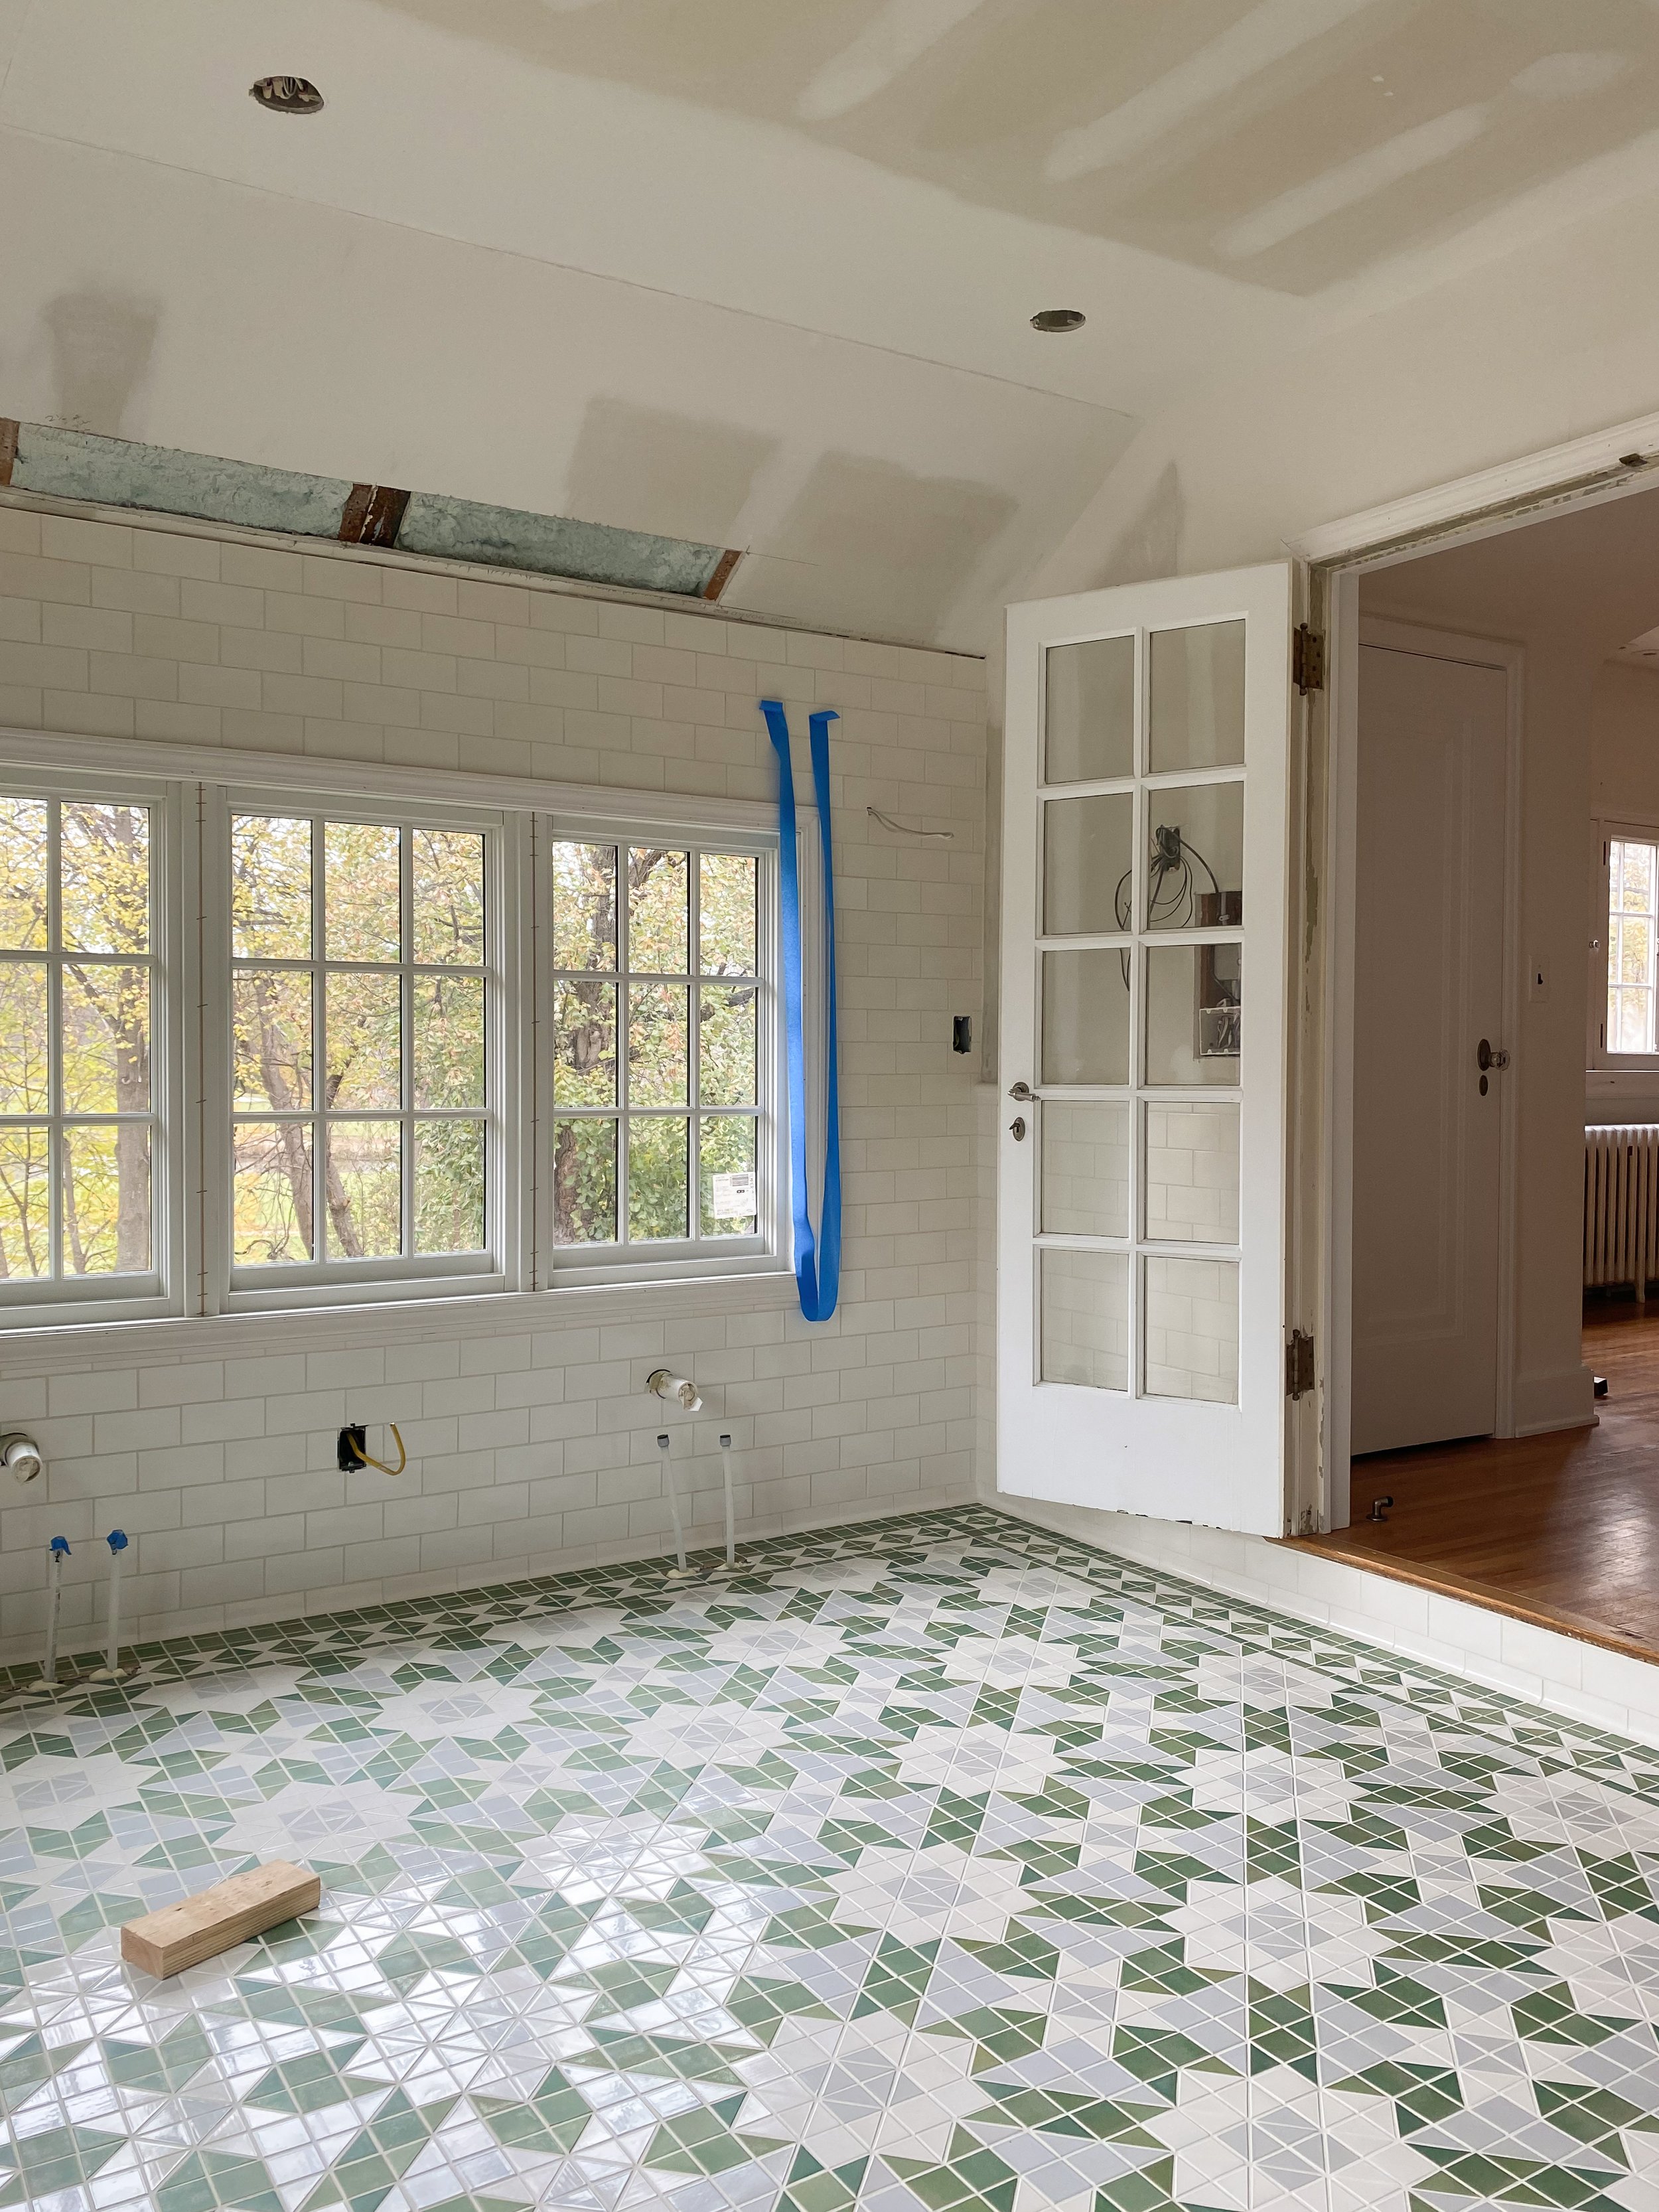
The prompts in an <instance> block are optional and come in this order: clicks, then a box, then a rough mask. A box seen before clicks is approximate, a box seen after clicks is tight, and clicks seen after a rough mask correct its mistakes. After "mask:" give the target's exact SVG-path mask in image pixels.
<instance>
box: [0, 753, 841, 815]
mask: <svg viewBox="0 0 1659 2212" xmlns="http://www.w3.org/2000/svg"><path fill="white" fill-rule="evenodd" d="M8 764H9V765H15V766H17V767H19V768H24V769H37V770H39V769H70V770H73V771H75V772H76V774H85V775H103V776H110V775H114V776H119V777H121V778H123V779H124V780H127V781H131V779H132V778H133V777H135V776H146V775H152V776H163V777H167V778H169V779H171V780H172V781H175V782H185V783H222V784H228V785H231V786H234V787H235V788H236V789H238V790H244V789H246V788H247V787H250V786H252V785H258V786H262V787H265V788H267V789H270V790H273V791H283V792H287V791H303V792H306V793H314V794H316V795H317V796H318V797H319V798H325V799H331V798H336V797H340V798H349V799H386V801H387V802H388V803H397V804H402V805H406V804H408V803H409V802H410V801H415V802H416V803H419V802H422V801H424V802H425V803H427V804H428V805H443V806H483V807H489V808H490V809H491V810H493V811H497V812H507V813H526V814H553V815H556V816H558V817H560V819H561V820H562V821H567V822H572V823H574V822H583V823H592V824H594V825H595V826H599V827H603V826H606V825H609V824H611V823H616V822H618V821H621V822H623V823H626V824H627V825H628V829H629V835H630V836H640V835H641V834H649V833H651V832H652V831H654V830H656V829H664V830H665V831H667V832H668V833H669V834H670V835H673V834H677V833H681V832H684V830H686V829H694V828H695V829H733V830H738V831H739V832H742V831H755V832H758V833H764V832H765V831H767V830H770V831H771V832H772V834H773V836H774V838H775V836H776V833H777V818H778V817H777V809H776V807H775V806H774V805H772V804H771V802H770V801H769V800H767V799H707V798H701V797H697V796H695V795H693V794H691V793H680V792H666V791H637V790H635V789H634V788H633V787H631V786H619V785H615V784H589V783H554V782H551V781H549V780H547V779H546V778H544V777H541V776H524V775H479V774H477V772H476V771H471V770H468V769H453V768H398V767H390V766H388V765H387V764H386V763H385V762H383V761H356V760H331V759H330V758H329V757H327V756H326V755H325V754H321V753H279V752H264V751H260V750H256V749H254V748H252V747H249V748H247V749H246V750H244V749H243V748H242V747H240V746H238V747H236V748H235V749H234V750H231V749H229V748H228V747H220V746H216V745H187V744H169V743H167V742H166V741H164V740H158V741H155V742H140V741H138V740H136V739H133V738H82V737H75V736H71V735H68V734H62V735H60V734H59V733H58V732H56V731H53V730H21V729H15V728H12V727H9V726H0V765H8ZM796 805H797V808H798V810H799V811H801V812H803V813H807V814H811V815H816V812H817V809H816V807H815V806H814V805H813V802H812V799H811V795H810V793H809V794H808V795H807V796H806V797H805V799H802V798H801V797H800V796H799V794H798V795H797V799H796Z"/></svg>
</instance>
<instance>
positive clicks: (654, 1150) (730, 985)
mask: <svg viewBox="0 0 1659 2212" xmlns="http://www.w3.org/2000/svg"><path fill="white" fill-rule="evenodd" d="M551 868H552V878H553V883H552V890H553V967H554V979H553V986H552V990H553V1059H554V1073H553V1105H554V1118H553V1132H552V1182H553V1241H554V1243H555V1244H556V1245H557V1246H561V1247H566V1248H569V1247H587V1248H590V1249H592V1248H601V1247H608V1248H611V1249H617V1250H621V1249H626V1248H629V1247H647V1248H648V1247H653V1246H654V1247H657V1248H661V1247H662V1246H664V1245H668V1244H684V1245H688V1246H691V1247H694V1248H695V1247H706V1246H709V1245H718V1244H720V1243H729V1242H730V1241H731V1240H732V1239H735V1238H741V1237H755V1236H756V1235H757V1233H758V1229H759V1211H760V1208H759V1199H758V1194H757V1192H758V1178H757V1136H758V1130H759V1122H760V1093H759V1053H760V1042H761V1013H762V998H763V981H762V979H761V976H760V974H759V944H758V907H757V897H758V890H759V862H758V860H757V858H756V856H755V855H754V854H752V853H733V852H720V851H711V850H707V849H703V850H699V849H698V848H695V847H690V848H669V847H663V846H659V845H645V844H641V845H623V844H612V843H588V842H578V841H575V840H569V839H565V840H560V841H557V842H555V843H554V845H553V847H552V850H551Z"/></svg>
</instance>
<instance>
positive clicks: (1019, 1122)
mask: <svg viewBox="0 0 1659 2212" xmlns="http://www.w3.org/2000/svg"><path fill="white" fill-rule="evenodd" d="M1008 1134H1009V1135H1010V1136H1011V1137H1012V1139H1013V1140H1014V1142H1015V1143H1016V1144H1017V1145H1023V1144H1024V1142H1025V1116H1024V1115H1023V1114H1016V1115H1015V1116H1014V1118H1013V1120H1012V1121H1011V1122H1010V1123H1009V1124H1008Z"/></svg>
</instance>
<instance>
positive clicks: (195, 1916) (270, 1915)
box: [121, 1859, 323, 1980]
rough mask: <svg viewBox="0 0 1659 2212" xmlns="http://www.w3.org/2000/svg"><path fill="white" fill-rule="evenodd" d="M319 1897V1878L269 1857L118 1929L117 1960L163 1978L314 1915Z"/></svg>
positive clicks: (320, 1891)
mask: <svg viewBox="0 0 1659 2212" xmlns="http://www.w3.org/2000/svg"><path fill="white" fill-rule="evenodd" d="M322 1894H323V1885H322V1882H321V1880H320V1879H319V1876H318V1875H314V1874H307V1872H306V1869H304V1868H303V1867H297V1866H291V1865H290V1864H289V1862H288V1861H287V1860H286V1859H272V1860H271V1862H270V1864H269V1865H268V1866H262V1867H250V1868H249V1869H248V1870H247V1872H246V1874H234V1875H232V1876H231V1877H230V1879H229V1881H220V1882H216V1883H215V1884H214V1886H213V1887H212V1888H211V1889H204V1890H198V1891H197V1894H196V1895H195V1896H194V1897H186V1898H183V1899H180V1900H179V1903H178V1904H177V1905H163V1906H162V1908H161V1911H159V1912H149V1913H146V1914H145V1916H144V1917H143V1919H142V1920H129V1921H128V1922H127V1923H126V1924H125V1927H124V1928H123V1929H122V1930H121V1956H122V1957H123V1958H124V1959H125V1960H126V1961H127V1963H128V1964H129V1966H142V1967H143V1970H144V1972H146V1973H147V1974H155V1975H157V1976H159V1977H160V1978H161V1979H163V1980H165V1979H166V1978H167V1976H168V1975H169V1974H178V1973H182V1972H184V1970H185V1967H186V1966H199V1965H200V1963H201V1961H202V1960H204V1959H210V1958H211V1957H212V1956H213V1954H214V1953H215V1952H216V1951H228V1950H229V1948H230V1947H231V1945H232V1944H233V1943H246V1942H247V1940H248V1938H249V1936H259V1935H263V1933H264V1930H265V1929H267V1928H275V1927H276V1926H277V1925H278V1923H280V1922H282V1921H284V1920H292V1919H293V1918H294V1917H295V1914H296V1913H301V1912H313V1911H315V1910H316V1908H317V1905H318V1904H319V1900H320V1899H321V1897H322Z"/></svg>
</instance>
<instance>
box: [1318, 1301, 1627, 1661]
mask: <svg viewBox="0 0 1659 2212" xmlns="http://www.w3.org/2000/svg"><path fill="white" fill-rule="evenodd" d="M1584 1363H1585V1364H1586V1365H1587V1366H1588V1367H1590V1368H1592V1369H1594V1370H1595V1373H1596V1374H1598V1375H1605V1376H1607V1386H1608V1388H1607V1397H1606V1398H1604V1399H1603V1400H1602V1401H1601V1403H1600V1404H1599V1406H1598V1407H1597V1411H1598V1412H1599V1413H1600V1414H1601V1425H1600V1426H1599V1427H1596V1428H1593V1429H1569V1430H1564V1431H1558V1432H1557V1433H1555V1434H1553V1435H1550V1436H1542V1437H1513V1438H1506V1439H1501V1440H1500V1439H1498V1438H1496V1437H1480V1438H1479V1439H1476V1440H1474V1441H1472V1442H1470V1443H1455V1444H1429V1445H1425V1446H1423V1447H1422V1448H1420V1449H1417V1450H1414V1451H1401V1452H1378V1453H1376V1454H1374V1455H1371V1456H1370V1457H1368V1458H1365V1459H1359V1460H1356V1461H1355V1462H1354V1463H1353V1489H1352V1499H1353V1503H1352V1512H1353V1516H1354V1517H1353V1525H1352V1527H1351V1528H1340V1529H1337V1530H1335V1531H1334V1532H1333V1534H1330V1535H1328V1536H1317V1537H1302V1538H1295V1539H1292V1540H1291V1541H1292V1542H1293V1543H1294V1544H1295V1546H1296V1548H1297V1549H1298V1550H1302V1551H1315V1552H1321V1553H1328V1554H1334V1556H1336V1557H1338V1558H1340V1559H1346V1560H1347V1561H1349V1562H1350V1564H1352V1565H1356V1566H1365V1567H1370V1568H1372V1569H1374V1570H1375V1571H1377V1572H1379V1573H1383V1574H1393V1575H1395V1576H1397V1577H1400V1578H1401V1579H1402V1580H1406V1581H1409V1582H1414V1583H1427V1584H1428V1585H1429V1586H1431V1588H1434V1589H1443V1590H1446V1591H1448V1592H1449V1593H1451V1594H1452V1595H1457V1596H1462V1597H1467V1598H1468V1599H1470V1600H1472V1601H1475V1602H1477V1603H1480V1604H1485V1605H1492V1606H1496V1607H1499V1608H1500V1609H1501V1610H1502V1611H1504V1612H1506V1613H1516V1614H1518V1615H1520V1617H1521V1618H1522V1619H1524V1620H1536V1621H1540V1622H1541V1623H1544V1624H1546V1625H1547V1626H1553V1627H1559V1628H1562V1629H1565V1630H1566V1631H1567V1632H1570V1633H1571V1634H1574V1635H1579V1636H1585V1637H1588V1638H1591V1639H1592V1640H1594V1641H1595V1642H1596V1643H1599V1644H1608V1645H1611V1646H1613V1648H1615V1649H1617V1650H1630V1651H1636V1652H1638V1653H1639V1655H1640V1656H1642V1657H1644V1658H1647V1659H1651V1660H1653V1661H1655V1662H1656V1663H1659V1301H1655V1302H1652V1303H1650V1304H1649V1305H1648V1307H1647V1308H1646V1309H1645V1310H1643V1309H1641V1308H1638V1306H1637V1305H1635V1304H1633V1303H1632V1304H1627V1305H1626V1304H1609V1305H1607V1306H1599V1305H1598V1306H1594V1307H1591V1308H1589V1310H1587V1312H1586V1316H1585V1323H1584ZM1390 1494H1391V1495H1392V1497H1393V1498H1394V1505H1393V1508H1392V1510H1391V1511H1390V1512H1389V1517H1388V1519H1387V1521H1386V1522H1373V1521H1370V1520H1369V1519H1368V1518H1367V1517H1366V1516H1368V1515H1369V1514H1370V1509H1371V1501H1372V1499H1373V1498H1377V1497H1380V1496H1387V1495H1390Z"/></svg>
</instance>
